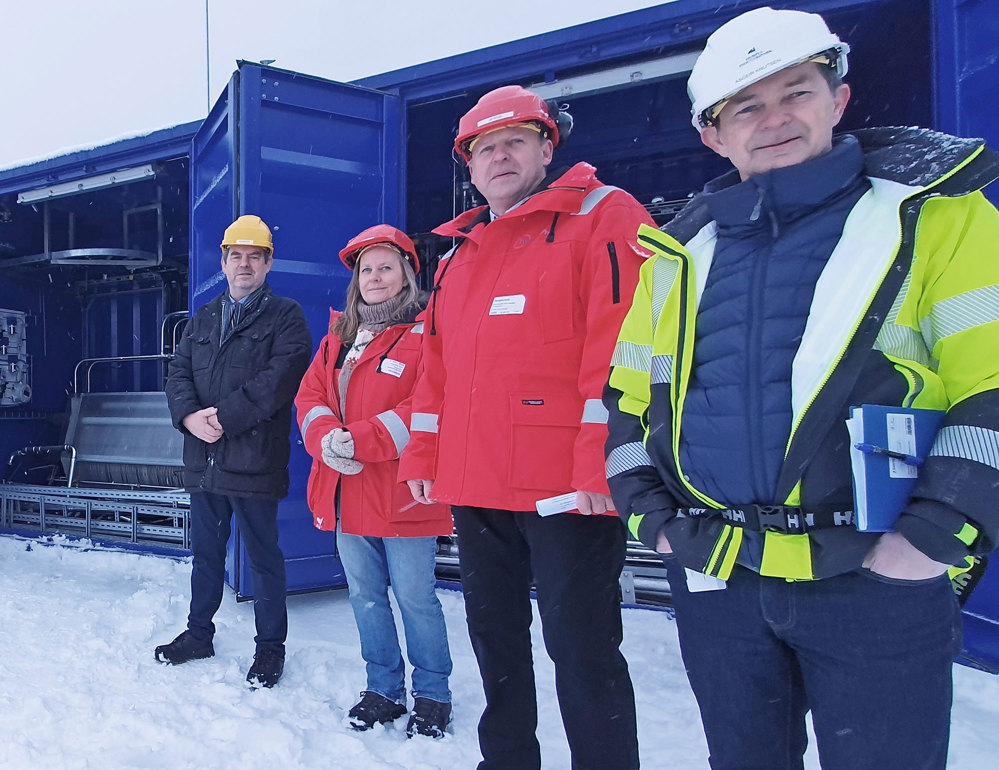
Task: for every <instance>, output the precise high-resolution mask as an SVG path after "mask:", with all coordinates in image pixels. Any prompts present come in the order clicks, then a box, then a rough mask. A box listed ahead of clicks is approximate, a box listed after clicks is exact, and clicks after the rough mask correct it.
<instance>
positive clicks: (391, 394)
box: [295, 312, 452, 537]
mask: <svg viewBox="0 0 999 770" xmlns="http://www.w3.org/2000/svg"><path fill="white" fill-rule="evenodd" d="M339 315H340V314H339V313H337V312H333V313H331V316H330V326H331V327H332V325H333V322H334V321H335V320H336V319H337V317H338V316H339ZM421 326H422V324H421V323H416V324H412V323H407V324H396V325H394V326H390V327H388V328H387V329H385V330H384V331H382V332H380V333H379V334H377V335H376V336H375V338H374V339H373V340H372V341H371V342H370V343H368V346H367V347H366V348H365V349H364V352H363V353H362V354H361V357H360V359H359V360H358V362H357V364H356V366H355V367H354V371H353V372H352V373H351V375H350V382H349V383H348V385H347V404H346V414H344V413H343V411H342V409H341V405H340V396H339V384H338V383H339V375H340V369H339V368H337V358H338V353H339V351H340V345H341V343H340V339H339V338H338V337H337V336H336V335H335V334H334V333H333V332H330V333H329V334H328V335H327V336H326V337H325V339H323V341H322V342H321V343H320V345H319V351H318V352H317V353H316V356H315V358H314V359H313V360H312V364H311V365H310V366H309V370H308V371H307V372H306V374H305V378H304V379H303V380H302V385H301V387H300V388H299V390H298V396H296V398H295V408H296V410H297V413H298V424H299V428H301V431H302V437H303V439H304V440H305V449H306V451H307V452H308V453H309V454H310V455H311V456H312V458H313V459H312V472H311V473H310V474H309V488H308V496H307V499H308V502H309V508H311V509H312V513H313V518H314V523H315V525H316V527H317V528H319V529H323V530H331V531H332V530H335V529H336V510H335V507H334V504H335V499H336V489H337V484H338V483H339V485H340V526H341V529H342V530H343V531H344V532H346V533H348V534H351V535H364V536H368V537H396V536H401V537H420V536H429V535H445V534H450V533H451V531H452V522H451V512H450V511H449V510H448V508H447V507H446V506H444V505H421V504H420V503H417V502H415V501H414V500H413V496H412V494H410V491H409V487H408V486H407V485H406V484H404V483H400V482H399V481H398V480H397V475H398V467H399V462H398V457H399V454H400V453H401V452H402V450H403V449H404V448H405V446H406V444H407V443H408V442H409V430H408V426H409V417H410V407H409V398H410V394H411V393H412V390H413V385H414V383H415V382H416V377H417V373H418V369H419V367H420V358H421V355H420V348H421V345H420V328H421ZM336 428H344V429H346V430H347V431H349V432H350V435H351V436H352V437H353V439H354V459H356V460H358V461H360V462H361V463H363V464H364V469H363V470H362V471H361V472H360V473H358V474H357V475H354V476H341V475H340V474H339V473H338V472H337V471H335V470H333V469H332V468H330V467H329V466H328V465H326V463H324V462H323V460H322V457H323V447H322V440H323V437H324V436H326V435H327V434H328V433H329V432H330V431H332V430H334V429H336Z"/></svg>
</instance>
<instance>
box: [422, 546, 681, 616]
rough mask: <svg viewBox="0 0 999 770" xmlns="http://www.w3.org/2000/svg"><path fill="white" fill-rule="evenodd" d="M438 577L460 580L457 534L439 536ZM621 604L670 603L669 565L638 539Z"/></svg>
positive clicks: (629, 549) (626, 564)
mask: <svg viewBox="0 0 999 770" xmlns="http://www.w3.org/2000/svg"><path fill="white" fill-rule="evenodd" d="M436 561H437V569H436V573H437V577H438V579H440V580H454V581H457V580H459V575H458V538H457V536H456V535H453V534H452V535H450V536H448V535H444V536H442V537H438V538H437V553H436ZM618 582H619V584H620V586H621V602H622V604H643V605H654V606H660V607H661V606H664V605H670V604H671V599H670V588H669V581H668V580H667V579H666V567H665V565H664V564H663V561H662V559H661V558H660V557H659V555H658V554H657V553H655V552H654V551H652V550H650V549H649V548H647V547H646V546H644V545H643V544H642V543H640V542H638V541H637V540H629V541H628V543H627V551H626V554H625V562H624V569H623V570H622V571H621V577H620V579H619V581H618Z"/></svg>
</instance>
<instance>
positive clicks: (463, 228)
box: [434, 163, 600, 238]
mask: <svg viewBox="0 0 999 770" xmlns="http://www.w3.org/2000/svg"><path fill="white" fill-rule="evenodd" d="M599 184H600V181H599V180H598V179H597V170H596V169H595V168H594V167H593V166H591V165H590V164H589V163H577V164H576V165H574V166H572V167H571V168H569V169H568V170H567V171H566V170H564V169H559V170H557V171H554V172H550V173H549V174H548V175H547V176H546V177H545V178H544V179H542V180H541V184H539V185H538V188H537V189H536V190H535V191H534V192H532V193H531V194H530V195H528V196H527V199H526V200H525V201H524V202H523V203H521V204H520V205H519V206H518V207H517V208H516V211H517V212H518V213H523V214H527V213H530V212H533V211H549V212H552V213H554V212H556V211H563V212H568V211H576V210H577V209H578V208H579V203H580V201H582V199H583V197H584V196H585V195H586V193H587V191H588V190H590V189H591V188H593V187H595V186H597V185H599ZM548 193H560V194H557V195H549V194H548ZM480 222H483V223H488V222H489V206H488V205H486V206H477V207H476V208H474V209H469V210H468V211H465V212H463V213H461V214H459V215H458V216H457V217H455V218H454V219H452V220H451V221H450V222H445V223H444V224H442V225H440V226H439V227H437V228H435V229H434V233H436V234H437V235H444V236H447V237H451V238H461V237H464V236H465V235H467V234H468V233H469V232H470V231H471V230H472V229H473V228H474V227H475V226H476V225H478V224H479V223H480Z"/></svg>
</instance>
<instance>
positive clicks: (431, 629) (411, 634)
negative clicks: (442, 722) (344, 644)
mask: <svg viewBox="0 0 999 770" xmlns="http://www.w3.org/2000/svg"><path fill="white" fill-rule="evenodd" d="M336 535H337V550H338V551H339V554H340V561H341V563H342V564H343V569H344V572H345V573H346V575H347V588H348V591H349V593H350V606H351V608H352V609H353V610H354V620H355V621H356V622H357V632H358V634H359V635H360V637H361V657H362V658H364V662H365V664H366V666H365V668H366V670H367V675H368V684H367V687H366V688H365V689H367V690H370V691H371V692H376V693H378V694H379V695H382V696H384V697H386V698H388V699H389V700H393V701H396V702H398V703H405V702H406V670H405V665H404V664H403V662H402V650H401V649H400V648H399V637H398V635H397V634H396V629H395V619H394V618H393V616H392V607H391V605H390V604H389V596H388V582H389V580H391V581H392V592H393V593H394V594H395V598H396V601H397V602H398V603H399V611H400V613H401V614H402V627H403V630H404V632H405V634H406V652H407V654H408V657H409V662H410V664H411V665H412V666H413V697H415V698H429V699H430V700H434V701H439V702H441V703H450V702H451V691H450V690H449V689H448V684H447V683H448V677H449V676H450V675H451V652H450V650H449V649H448V643H447V627H446V626H445V625H444V612H443V610H441V603H440V601H439V600H438V599H437V593H436V590H435V587H436V579H435V578H434V553H435V551H436V543H437V538H436V537H361V536H359V535H348V534H345V533H343V532H341V531H340V530H339V528H338V529H337V533H336Z"/></svg>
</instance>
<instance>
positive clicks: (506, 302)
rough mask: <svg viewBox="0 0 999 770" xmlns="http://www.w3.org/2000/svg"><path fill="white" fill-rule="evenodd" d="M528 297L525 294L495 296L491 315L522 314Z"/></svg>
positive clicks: (490, 310) (490, 311)
mask: <svg viewBox="0 0 999 770" xmlns="http://www.w3.org/2000/svg"><path fill="white" fill-rule="evenodd" d="M526 302H527V297H526V296H524V295H523V294H511V295H509V296H507V297H493V304H492V306H491V307H490V308H489V315H522V314H523V312H524V304H525V303H526Z"/></svg>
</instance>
